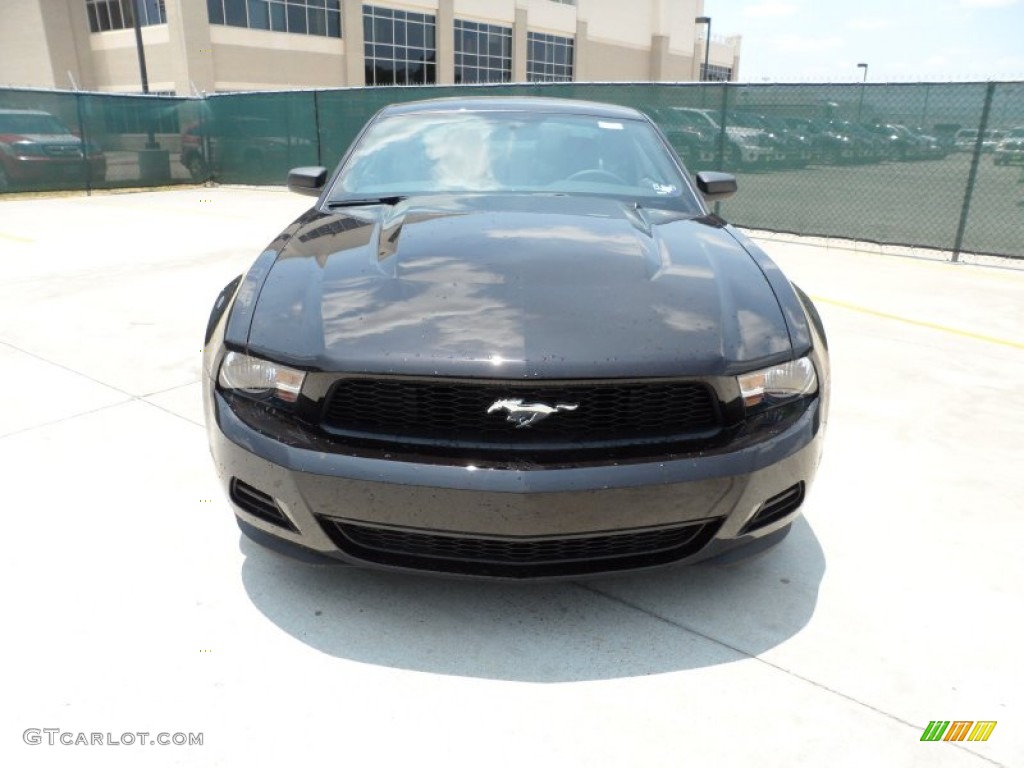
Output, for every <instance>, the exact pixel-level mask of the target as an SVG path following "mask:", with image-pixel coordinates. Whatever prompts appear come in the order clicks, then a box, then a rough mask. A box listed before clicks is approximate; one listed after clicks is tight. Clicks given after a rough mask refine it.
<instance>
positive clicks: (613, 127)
mask: <svg viewBox="0 0 1024 768" xmlns="http://www.w3.org/2000/svg"><path fill="white" fill-rule="evenodd" d="M597 126H598V127H599V128H604V129H605V130H606V131H621V130H622V123H609V122H607V121H605V120H599V121H598V123H597Z"/></svg>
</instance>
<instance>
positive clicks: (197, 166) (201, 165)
mask: <svg viewBox="0 0 1024 768" xmlns="http://www.w3.org/2000/svg"><path fill="white" fill-rule="evenodd" d="M185 167H186V168H188V174H189V176H191V177H192V180H193V181H206V180H207V179H209V178H210V168H209V166H208V165H207V164H206V161H205V160H203V158H202V157H201V156H200V155H192V156H190V157H189V159H188V162H187V163H186V164H185Z"/></svg>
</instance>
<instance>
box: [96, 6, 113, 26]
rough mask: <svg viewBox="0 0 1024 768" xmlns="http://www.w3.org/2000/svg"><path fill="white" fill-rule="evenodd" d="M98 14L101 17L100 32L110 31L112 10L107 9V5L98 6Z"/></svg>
mask: <svg viewBox="0 0 1024 768" xmlns="http://www.w3.org/2000/svg"><path fill="white" fill-rule="evenodd" d="M96 13H97V14H98V16H99V22H100V30H101V31H103V32H106V31H107V30H108V29H110V9H109V8H107V4H106V3H103V4H102V5H98V6H96Z"/></svg>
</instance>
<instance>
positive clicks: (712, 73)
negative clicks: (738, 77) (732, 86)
mask: <svg viewBox="0 0 1024 768" xmlns="http://www.w3.org/2000/svg"><path fill="white" fill-rule="evenodd" d="M700 79H701V80H710V81H712V82H719V83H727V82H729V81H730V80H732V67H720V66H719V65H718V64H709V65H708V68H707V71H705V70H704V63H703V62H701V65H700Z"/></svg>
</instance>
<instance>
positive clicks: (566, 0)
mask: <svg viewBox="0 0 1024 768" xmlns="http://www.w3.org/2000/svg"><path fill="white" fill-rule="evenodd" d="M554 1H555V2H556V3H561V4H562V5H576V0H554Z"/></svg>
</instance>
